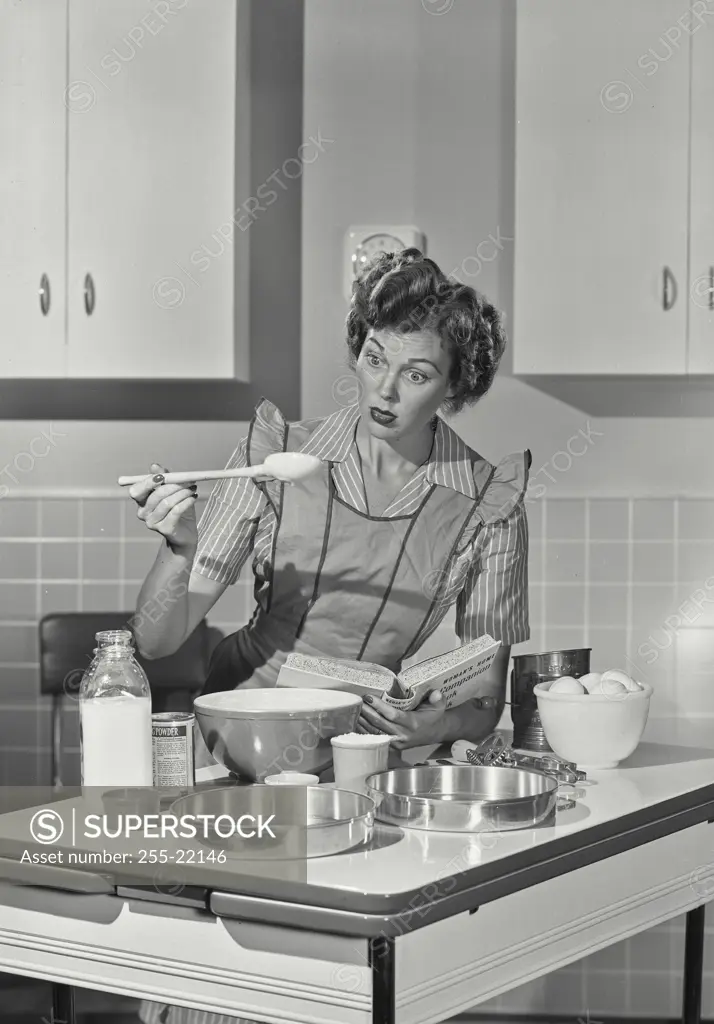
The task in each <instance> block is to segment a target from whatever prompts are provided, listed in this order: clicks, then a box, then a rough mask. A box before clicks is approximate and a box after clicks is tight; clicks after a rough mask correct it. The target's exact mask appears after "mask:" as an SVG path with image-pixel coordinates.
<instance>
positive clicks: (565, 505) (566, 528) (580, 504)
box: [546, 499, 585, 540]
mask: <svg viewBox="0 0 714 1024" xmlns="http://www.w3.org/2000/svg"><path fill="white" fill-rule="evenodd" d="M546 536H547V538H548V540H582V539H583V538H584V537H585V502H584V501H576V500H570V499H563V500H559V501H549V502H548V510H547V515H546Z"/></svg>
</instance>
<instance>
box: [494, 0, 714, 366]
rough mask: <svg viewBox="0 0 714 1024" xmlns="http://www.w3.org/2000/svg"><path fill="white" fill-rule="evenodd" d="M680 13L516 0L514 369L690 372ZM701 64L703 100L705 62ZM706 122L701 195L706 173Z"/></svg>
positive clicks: (680, 4)
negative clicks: (688, 369) (674, 30)
mask: <svg viewBox="0 0 714 1024" xmlns="http://www.w3.org/2000/svg"><path fill="white" fill-rule="evenodd" d="M689 10H690V5H689V4H688V2H687V0H597V3H593V2H592V0H537V2H535V3H533V2H530V0H520V3H519V7H518V21H517V26H518V28H517V84H516V92H517V105H516V118H517V125H516V230H515V242H516V249H515V284H514V294H515V297H514V328H513V336H514V370H515V372H516V373H522V374H565V375H567V374H572V375H576V374H583V375H586V374H632V375H635V374H636V375H652V374H684V373H686V372H687V315H688V308H687V307H688V291H689V286H688V277H687V255H688V253H687V247H688V194H689V180H690V167H689V155H688V146H689V86H690V66H691V54H690V49H691V41H692V40H696V41H698V39H699V37H698V36H696V35H693V36H691V37H690V36H689V35H688V33H687V32H686V31H681V33H680V34H681V38H680V40H679V46H678V47H677V46H675V45H671V46H669V54H670V55H669V57H667V53H668V40H674V38H675V35H676V32H673V31H671V29H672V27H673V26H674V27H675V28H676V26H677V24H678V19H682V20H681V21H680V22H679V24H680V26H682V25H684V24H685V22H686V21H687V18H688V17H691V15H688V12H689ZM668 31H670V35H669V36H665V33H667V32H668ZM705 34H706V30H703V32H702V35H705ZM709 34H710V35H711V33H709ZM708 46H709V49H710V54H712V53H714V49H712V41H711V39H710V40H708ZM665 58H666V59H665ZM698 63H699V64H700V77H701V78H702V79H706V85H707V88H708V89H709V91H710V93H711V90H712V88H714V62H713V61H712V60H711V56H710V57H709V68H708V70H707V69H706V68H705V67H704V64H705V61H704V60H703V59H702V60H701V61H699V62H698ZM701 106H702V107H704V103H703V102H702V104H701ZM711 109H712V108H711V97H710V100H709V111H711ZM704 117H705V111H704V109H702V111H701V122H702V124H701V129H700V133H699V134H700V135H701V141H700V148H701V149H702V150H704V149H705V148H706V147H708V152H707V154H706V157H707V163H708V175H706V176H704V169H703V167H702V174H703V176H702V179H701V186H700V187H701V189H702V190H704V189H705V180H706V177H707V176H708V178H709V181H711V177H712V174H711V170H712V168H713V167H714V164H713V163H712V153H713V152H714V151H713V150H712V147H713V146H714V142H713V140H712V139H711V137H710V138H708V139H706V140H705V139H704V136H705V126H704ZM707 184H708V182H707ZM707 201H708V202H709V205H710V206H711V197H707ZM710 237H711V233H710ZM706 261H708V262H707V268H706V269H708V265H709V263H712V264H714V252H712V254H711V256H710V257H709V256H707V258H706ZM706 261H705V262H706Z"/></svg>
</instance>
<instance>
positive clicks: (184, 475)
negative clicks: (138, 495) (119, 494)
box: [117, 452, 322, 487]
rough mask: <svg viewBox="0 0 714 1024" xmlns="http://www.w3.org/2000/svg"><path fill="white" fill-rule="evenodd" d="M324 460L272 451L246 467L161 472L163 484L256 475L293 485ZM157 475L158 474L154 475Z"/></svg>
mask: <svg viewBox="0 0 714 1024" xmlns="http://www.w3.org/2000/svg"><path fill="white" fill-rule="evenodd" d="M321 465H322V460H321V459H318V458H317V456H315V455H304V454H303V453H302V452H273V454H272V455H268V456H267V457H266V459H265V462H263V463H261V464H260V465H259V466H246V468H245V469H200V470H196V471H195V472H194V471H190V470H186V471H185V472H180V473H162V474H161V476H163V478H164V483H167V484H188V483H195V482H197V481H199V480H233V479H238V478H240V477H249V478H253V477H256V476H265V477H272V478H273V479H275V480H280V481H281V482H282V483H288V484H294V483H298V482H299V481H300V480H304V479H305V478H306V477H308V476H312V474H313V473H316V472H317V471H318V469H319V468H320V466H321ZM149 475H150V474H148V473H144V474H142V475H141V476H120V477H119V479H118V481H117V483H118V484H119V486H120V487H129V486H130V485H131V484H138V483H141V481H142V480H145V479H146V477H147V476H149ZM153 475H154V476H156V475H157V474H153Z"/></svg>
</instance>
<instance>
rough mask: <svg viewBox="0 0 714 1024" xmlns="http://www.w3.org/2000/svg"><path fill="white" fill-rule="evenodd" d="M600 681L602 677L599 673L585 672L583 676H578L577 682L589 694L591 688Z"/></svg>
mask: <svg viewBox="0 0 714 1024" xmlns="http://www.w3.org/2000/svg"><path fill="white" fill-rule="evenodd" d="M601 679H602V675H601V673H600V672H586V673H585V675H584V676H580V679H579V680H578V682H579V683H580V684H581V686H584V687H585V689H586V690H587V691H588V693H590V691H591V690H592V688H593V686H596V685H597V684H598V683H599V682H600V680H601Z"/></svg>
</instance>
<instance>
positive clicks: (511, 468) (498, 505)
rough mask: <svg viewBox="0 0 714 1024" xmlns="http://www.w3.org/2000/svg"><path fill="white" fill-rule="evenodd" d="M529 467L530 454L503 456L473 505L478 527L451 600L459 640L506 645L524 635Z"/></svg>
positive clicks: (526, 627)
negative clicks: (464, 573) (458, 588)
mask: <svg viewBox="0 0 714 1024" xmlns="http://www.w3.org/2000/svg"><path fill="white" fill-rule="evenodd" d="M529 467H530V452H523V453H521V454H519V455H513V456H509V457H508V458H506V459H504V460H503V462H501V463H499V465H498V466H497V467H496V470H495V472H494V474H493V478H492V480H491V483H490V485H489V486H488V488H487V490H486V492H485V493H484V495H483V496H482V498H481V501H480V503H479V507H478V510H477V511H478V516H479V519H480V521H481V524H482V525H481V528H480V529H479V530H478V531H477V534H476V537H475V539H474V542H473V549H472V551H473V555H472V561H471V566H470V568H469V571H468V574H467V577H466V580H465V582H464V586H463V588H462V590H461V591H460V593H459V596H458V599H457V602H456V632H457V634H458V636H459V638H460V640H461V643H462V644H466V643H470V642H471V641H472V640H475V639H476V638H477V637H479V636H481V635H482V634H483V633H489V634H490V635H491V636H492V637H493V638H494V640H500V641H501V643H502V644H504V645H509V646H510V645H513V644H517V643H523V642H524V641H526V640H528V639H529V637H530V626H529V622H528V518H527V516H526V508H525V503H524V495H525V491H526V487H527V485H528V469H529Z"/></svg>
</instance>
